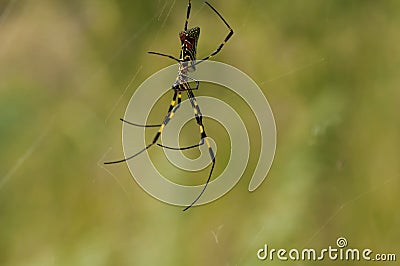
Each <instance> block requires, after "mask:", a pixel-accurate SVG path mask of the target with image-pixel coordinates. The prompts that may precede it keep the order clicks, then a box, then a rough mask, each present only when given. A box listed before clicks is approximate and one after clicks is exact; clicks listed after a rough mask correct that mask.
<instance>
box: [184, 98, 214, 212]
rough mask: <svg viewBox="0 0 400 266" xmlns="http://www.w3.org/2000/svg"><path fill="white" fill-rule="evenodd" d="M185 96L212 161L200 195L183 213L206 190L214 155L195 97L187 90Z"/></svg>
mask: <svg viewBox="0 0 400 266" xmlns="http://www.w3.org/2000/svg"><path fill="white" fill-rule="evenodd" d="M187 94H188V97H189V100H190V103H191V104H192V107H193V111H194V115H195V118H196V122H197V124H198V125H199V127H200V137H201V139H202V140H205V142H206V144H207V147H208V152H209V154H210V157H211V161H212V166H211V170H210V173H209V174H208V178H207V181H206V184H205V185H204V187H203V189H202V190H201V191H200V194H199V195H198V196H197V197H196V198H195V199H194V200H193V202H192V203H191V204H190V205H189V206H187V207H186V208H185V209H183V211H186V210H187V209H189V208H190V207H192V206H193V204H195V203H196V202H197V201H198V200H199V199H200V197H201V195H203V193H204V191H205V190H206V188H207V185H208V183H209V182H210V180H211V175H212V173H213V171H214V166H215V155H214V151H213V149H212V148H211V145H210V142H209V140H208V137H207V134H206V131H205V128H204V125H203V115H202V113H201V111H200V107H199V105H198V103H197V101H196V98H195V96H194V94H193V92H192V90H188V91H187Z"/></svg>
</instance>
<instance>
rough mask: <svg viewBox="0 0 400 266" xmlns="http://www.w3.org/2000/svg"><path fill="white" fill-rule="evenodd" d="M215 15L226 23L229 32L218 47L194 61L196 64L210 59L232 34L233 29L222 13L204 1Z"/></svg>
mask: <svg viewBox="0 0 400 266" xmlns="http://www.w3.org/2000/svg"><path fill="white" fill-rule="evenodd" d="M205 3H206V4H207V5H208V6H209V7H210V8H211V9H212V10H213V11H214V12H215V13H216V14H217V15H218V17H219V18H220V19H221V20H222V21H223V22H224V24H225V25H226V27H227V28H228V30H229V32H228V35H226V37H225V39H224V41H223V42H222V43H221V44H220V45H219V46H218V48H217V49H216V50H215V51H214V52H212V53H211V54H210V55H209V56H206V57H204V58H203V59H201V60H199V61H197V62H196V65H197V64H200V63H201V62H203V61H206V60H208V59H210V58H211V57H213V56H215V55H216V54H218V53H219V52H220V51H221V50H222V48H223V47H224V46H225V44H226V43H227V42H228V41H229V39H230V38H231V37H232V35H233V29H232V28H231V26H229V24H228V22H226V20H225V19H224V18H223V17H222V15H221V14H220V13H219V12H218V11H217V10H216V9H215V8H214V7H213V6H212V5H211V4H210V3H208V2H205Z"/></svg>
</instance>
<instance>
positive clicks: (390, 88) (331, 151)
mask: <svg viewBox="0 0 400 266" xmlns="http://www.w3.org/2000/svg"><path fill="white" fill-rule="evenodd" d="M211 3H212V4H213V5H214V6H215V7H216V8H217V9H218V10H219V11H220V12H221V13H222V14H223V15H224V17H225V18H226V20H227V21H228V22H229V23H230V24H231V26H232V28H233V29H234V30H235V35H234V36H233V38H232V39H231V41H230V42H229V43H228V44H227V45H226V47H225V48H224V49H223V51H222V52H221V53H220V54H219V55H218V56H216V57H215V60H218V61H222V62H225V63H228V64H231V65H233V66H235V67H237V68H239V69H241V70H242V71H244V72H245V73H247V74H248V75H249V76H250V77H251V78H252V79H254V80H255V81H256V82H257V83H258V84H259V86H260V87H261V88H262V90H263V92H264V93H265V95H266V97H267V99H268V101H269V103H270V105H271V107H272V110H273V111H274V116H275V119H276V125H277V138H278V143H277V150H276V156H275V160H274V163H273V166H272V168H271V170H270V172H269V174H268V177H267V179H266V180H265V181H264V183H263V184H262V185H261V187H260V188H259V189H258V190H256V191H255V192H253V193H249V192H248V191H247V186H248V182H249V180H250V177H251V174H252V169H254V163H255V162H256V161H257V155H254V154H253V155H252V158H251V163H250V165H249V167H248V169H247V170H246V172H245V175H244V176H243V178H242V179H241V181H240V182H239V183H238V185H237V186H236V187H235V188H234V189H233V190H232V191H230V192H229V193H228V194H227V195H225V196H224V197H222V198H221V199H219V200H217V201H215V202H213V203H211V204H207V205H204V206H201V207H196V208H193V209H191V210H189V211H188V212H185V213H183V212H182V211H181V210H182V208H181V207H176V206H171V205H167V204H165V203H162V202H159V201H158V200H156V199H154V198H152V197H151V196H149V195H148V194H146V193H145V192H144V191H143V190H142V189H141V188H140V187H139V186H138V185H137V184H136V183H135V182H134V181H133V179H132V177H131V176H130V173H129V170H128V168H127V167H126V165H125V164H121V165H113V166H107V167H103V165H102V162H103V161H105V160H113V159H118V158H120V157H121V156H122V145H121V123H120V121H119V118H120V117H122V116H123V114H124V111H125V108H126V106H127V104H128V102H129V99H130V96H131V95H132V94H133V92H134V91H135V88H137V87H138V86H139V85H140V84H141V82H143V81H144V80H145V79H146V78H147V77H149V76H150V75H151V74H153V73H154V72H156V71H157V70H159V69H161V68H162V67H165V66H168V65H170V64H171V63H173V62H171V61H170V60H168V59H165V58H161V57H156V56H151V55H148V54H146V52H147V51H149V50H153V51H159V52H165V53H170V54H174V55H176V56H178V55H179V39H178V32H179V31H181V30H182V28H183V24H184V18H185V14H186V6H187V1H186V0H153V1H140V2H139V1H126V0H117V1H111V0H85V1H61V0H39V1H24V0H2V1H0V106H1V115H0V144H1V150H0V161H1V167H0V265H263V264H267V263H268V265H288V264H294V265H311V264H312V265H314V264H315V262H306V261H304V262H279V261H277V260H274V261H272V262H271V261H259V260H258V259H257V256H256V252H257V250H258V249H260V248H262V247H263V246H264V244H268V245H269V246H270V247H271V248H286V249H291V248H299V249H301V248H305V247H308V248H315V249H322V248H327V247H328V246H329V245H331V246H335V245H336V244H335V243H336V239H337V238H338V237H340V236H343V237H346V238H347V240H348V242H349V247H351V248H360V249H363V248H370V249H372V250H373V251H374V252H382V253H385V252H387V253H396V252H398V250H399V248H400V242H399V238H398V237H399V235H400V229H399V228H400V213H399V211H398V204H399V201H400V193H399V192H400V191H399V177H400V164H399V162H400V151H399V150H400V149H399V147H400V137H399V136H400V119H399V106H400V89H399V88H400V73H399V69H400V45H399V43H400V34H399V28H400V2H399V1H395V0H393V1H389V0H387V1H356V0H353V1H347V0H327V1H320V0H294V1H289V0H285V1H264V0H250V1H239V0H230V1H227V0H226V1H220V0H215V1H211ZM191 25H192V26H194V25H199V26H201V28H202V33H201V37H200V42H199V47H198V54H199V57H201V56H203V55H207V54H208V53H209V52H210V51H212V50H213V49H215V48H216V47H217V45H218V44H219V43H220V41H222V40H223V38H224V36H225V34H226V28H225V27H224V25H223V24H222V23H221V21H220V20H219V19H218V18H217V17H216V16H215V14H213V13H212V12H211V11H210V10H209V8H208V7H207V6H206V5H205V4H204V3H203V2H202V1H197V0H193V9H192V20H191ZM131 80H133V81H132V82H131V83H130V81H131ZM172 82H173V81H171V83H172ZM129 83H130V85H129V86H128V84H129ZM166 86H170V84H166ZM207 87H208V86H207V85H202V87H201V88H202V89H201V90H200V91H198V95H209V94H212V91H213V90H212V89H210V88H207ZM214 95H216V94H214ZM217 96H218V95H217ZM169 97H170V95H166V97H165V101H164V102H165V103H164V102H162V103H161V104H160V106H162V108H160V112H161V113H158V112H156V114H153V115H157V114H158V115H159V116H160V117H163V116H164V113H163V112H165V110H166V109H167V105H168V102H169ZM221 97H223V95H221ZM146 104H147V103H144V105H146ZM148 104H151V103H148ZM239 111H240V110H239ZM207 123H208V124H207ZM207 125H208V126H207ZM206 126H207V129H208V132H210V135H211V136H214V137H215V139H216V140H217V143H218V138H219V137H218V136H219V135H222V136H226V135H225V134H226V133H224V132H222V131H221V129H220V128H219V127H218V125H216V123H214V122H213V121H211V120H209V119H208V120H206ZM253 126H254V125H253ZM251 127H252V124H251V123H250V131H251V130H252V129H251ZM220 131H221V133H219V132H220ZM253 131H254V130H253ZM184 132H185V135H187V136H186V137H185V138H187V142H188V143H192V142H191V140H193V139H196V141H197V139H198V129H194V131H193V132H192V131H191V130H185V131H184ZM149 136H151V135H150V133H149ZM220 145H221V146H219V150H218V151H219V153H220V155H221V156H222V157H224V156H225V157H226V155H224V154H225V153H226V154H228V153H229V145H227V146H226V144H220ZM254 146H256V145H254V144H253V146H252V147H254ZM255 148H257V147H255ZM224 150H225V151H224ZM157 152H161V151H160V150H156V149H155V150H153V151H152V153H153V154H154V153H157ZM223 167H224V165H223V163H220V162H219V163H218V164H217V171H219V172H220V171H222V169H223ZM206 173H207V170H206V171H204V172H202V174H201V175H200V176H204V174H206ZM179 176H180V177H181V179H182V180H183V179H188V178H190V177H188V173H185V172H180V175H179ZM397 257H399V254H397ZM399 259H400V258H398V260H399ZM323 264H324V265H354V264H355V263H354V262H345V261H329V260H325V261H324V262H323ZM360 264H365V263H364V262H362V263H360ZM375 264H379V265H394V263H391V264H385V263H375Z"/></svg>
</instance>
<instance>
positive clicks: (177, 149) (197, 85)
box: [135, 74, 204, 151]
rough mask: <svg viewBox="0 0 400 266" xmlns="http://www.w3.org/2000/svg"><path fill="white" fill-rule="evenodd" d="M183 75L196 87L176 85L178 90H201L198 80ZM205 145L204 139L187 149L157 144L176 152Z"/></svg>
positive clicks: (179, 100) (179, 101)
mask: <svg viewBox="0 0 400 266" xmlns="http://www.w3.org/2000/svg"><path fill="white" fill-rule="evenodd" d="M181 75H182V76H183V77H185V78H187V79H190V80H192V81H194V82H195V83H196V87H195V88H193V89H191V88H190V85H189V83H182V84H176V87H177V88H181V87H182V88H184V89H183V90H198V89H199V84H200V82H199V81H198V80H197V79H194V78H192V77H189V76H188V75H185V74H181ZM179 93H180V91H179ZM193 97H194V96H193ZM180 103H181V98H178V104H180ZM135 125H136V124H135ZM203 144H204V139H203V138H202V139H200V143H198V144H194V145H191V146H187V147H171V146H165V145H162V144H159V143H157V145H158V146H159V147H162V148H166V149H170V150H175V151H183V150H188V149H193V148H196V147H199V146H201V145H203Z"/></svg>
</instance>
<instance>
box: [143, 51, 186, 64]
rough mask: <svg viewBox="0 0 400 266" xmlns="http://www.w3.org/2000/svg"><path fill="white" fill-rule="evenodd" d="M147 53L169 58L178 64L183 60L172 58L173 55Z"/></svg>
mask: <svg viewBox="0 0 400 266" xmlns="http://www.w3.org/2000/svg"><path fill="white" fill-rule="evenodd" d="M147 53H149V54H155V55H159V56H164V57H168V58H170V59H173V60H175V61H176V62H178V63H180V62H182V60H181V59H178V58H176V57H175V56H172V55H168V54H163V53H159V52H152V51H150V52H147Z"/></svg>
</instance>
